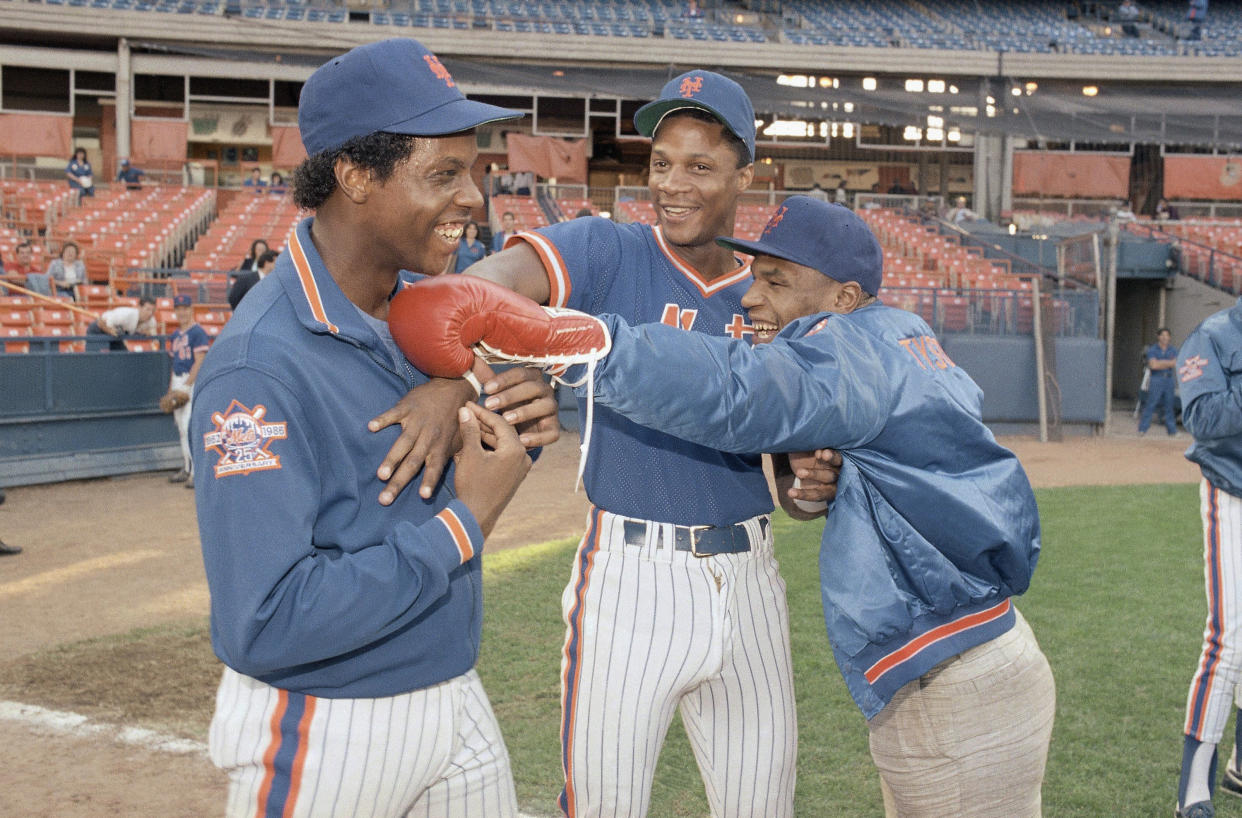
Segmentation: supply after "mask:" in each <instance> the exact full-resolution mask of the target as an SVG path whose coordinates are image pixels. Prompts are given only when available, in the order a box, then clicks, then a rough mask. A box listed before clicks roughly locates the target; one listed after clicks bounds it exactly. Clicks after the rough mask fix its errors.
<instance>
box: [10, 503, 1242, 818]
mask: <svg viewBox="0 0 1242 818" xmlns="http://www.w3.org/2000/svg"><path fill="white" fill-rule="evenodd" d="M1197 492H1198V489H1197V486H1194V485H1169V486H1134V487H1105V488H1068V489H1052V490H1044V491H1040V492H1038V497H1039V505H1040V512H1041V518H1042V520H1043V527H1044V528H1043V530H1044V539H1043V554H1042V557H1041V559H1040V564H1039V570H1038V571H1037V572H1036V574H1035V580H1034V583H1033V586H1032V588H1031V590H1030V592H1029V593H1027V594H1026V595H1025V597H1023V598H1021V599H1020V600H1019V601H1018V606H1019V607H1020V608H1021V610H1022V612H1023V613H1024V614H1025V616H1026V618H1027V619H1028V620H1029V621H1030V623H1031V626H1032V627H1033V628H1034V629H1035V633H1036V636H1037V637H1038V638H1039V641H1040V644H1041V645H1042V646H1043V649H1044V652H1045V653H1046V654H1047V655H1048V659H1049V661H1050V662H1051V664H1052V670H1053V673H1054V674H1055V676H1056V681H1057V716H1056V725H1055V728H1054V731H1053V737H1052V749H1051V754H1050V757H1049V760H1048V773H1047V780H1046V783H1045V786H1044V815H1045V816H1050V818H1070V816H1076V817H1080V818H1101V816H1122V817H1123V818H1138V817H1142V818H1146V816H1159V817H1160V818H1168V816H1170V815H1171V814H1172V808H1173V799H1174V796H1175V788H1176V785H1177V775H1178V765H1179V762H1180V759H1181V726H1182V717H1183V708H1184V707H1185V699H1186V690H1187V686H1188V685H1189V682H1190V677H1191V674H1192V673H1193V671H1194V664H1195V661H1196V659H1197V657H1198V654H1199V641H1200V639H1201V634H1202V631H1203V621H1204V615H1205V613H1206V603H1205V601H1204V595H1203V579H1202V576H1203V566H1202V535H1201V532H1200V525H1199V516H1198V505H1199V503H1198V493H1197ZM820 528H821V526H820V525H819V524H815V523H796V522H793V521H791V520H789V519H787V518H785V517H783V516H780V517H778V519H777V522H776V536H777V553H778V556H779V558H780V561H781V566H782V573H783V574H784V576H785V579H786V582H787V583H788V586H789V605H790V610H791V613H792V625H791V629H792V639H793V657H794V672H795V683H796V689H797V695H798V717H799V718H798V721H799V758H798V790H797V814H798V815H799V816H803V817H805V818H835V816H850V818H855V817H856V816H857V817H859V818H880V816H882V815H883V808H882V806H881V803H880V794H879V784H878V781H877V777H876V773H875V771H874V768H873V767H872V764H871V758H870V755H869V754H868V751H867V728H866V724H865V722H864V720H863V718H862V715H861V714H860V713H859V712H858V710H857V709H856V708H855V707H854V704H853V702H852V701H851V700H850V699H849V697H848V695H847V693H846V690H845V685H844V683H843V682H842V681H841V678H840V675H839V674H838V672H837V669H836V666H835V665H834V663H833V661H832V657H831V653H830V651H829V648H828V642H827V638H826V637H825V634H824V628H823V624H822V621H821V610H820V601H819V589H818V579H817V576H816V568H815V566H816V562H817V560H816V556H817V552H818V547H819V533H820ZM573 549H574V543H572V542H559V543H549V544H544V545H538V546H533V547H531V548H525V549H519V550H515V551H506V552H498V553H495V554H490V555H488V556H487V558H486V559H485V565H486V569H485V583H486V586H487V601H486V616H485V620H484V621H485V629H484V641H483V652H482V656H481V659H480V663H479V671H480V673H481V674H482V676H483V679H484V683H485V684H486V687H487V690H488V693H489V695H490V696H491V699H492V703H493V705H494V707H495V709H496V712H497V715H498V716H499V718H500V721H501V726H502V728H503V730H504V734H505V739H506V741H507V742H508V746H509V751H510V755H511V756H512V758H513V765H514V774H515V776H516V779H517V789H518V797H519V800H520V802H521V805H522V808H523V809H524V810H525V811H527V812H529V813H534V814H538V815H554V814H556V807H555V799H556V796H557V795H558V794H559V792H560V778H559V775H560V746H559V740H558V734H557V730H558V720H559V717H560V705H559V688H558V674H559V656H560V649H561V639H562V636H563V626H562V624H561V619H560V596H561V591H562V589H563V586H564V584H565V582H566V580H567V579H568V577H569V570H570V563H571V555H572V553H573ZM136 667H137V668H141V669H142V672H141V673H138V674H135V673H134V672H133V669H134V668H136ZM218 679H219V664H218V663H217V662H216V660H215V658H214V656H212V654H211V649H210V644H209V641H208V636H207V628H206V623H205V621H202V620H199V621H195V622H190V623H184V624H177V625H165V626H160V627H157V628H151V629H141V630H136V631H132V632H130V633H127V634H118V635H116V636H113V637H107V638H103V639H94V640H87V641H82V642H76V643H73V644H70V645H62V646H57V647H55V648H51V649H49V650H47V651H44V652H41V653H38V654H35V655H32V656H27V657H23V658H21V659H20V660H18V661H16V662H13V663H9V665H8V666H7V667H0V698H6V699H15V700H18V701H23V702H27V703H30V704H39V705H43V706H46V707H53V708H57V709H65V710H73V711H77V712H81V713H85V714H87V715H90V716H92V717H95V718H101V719H104V720H107V721H112V722H116V723H123V724H130V725H134V726H144V727H155V728H157V729H163V730H172V731H174V732H177V733H179V734H182V735H189V736H193V737H196V738H198V739H200V740H203V739H205V738H206V730H207V723H208V721H209V719H210V717H211V708H212V704H213V697H214V692H215V686H216V683H217V681H218ZM1013 718H1014V720H1015V721H1016V720H1018V719H1021V718H1022V714H1021V713H1014V714H1013ZM1232 744H1233V741H1232V729H1231V730H1230V731H1228V732H1227V734H1226V738H1225V740H1224V743H1223V745H1222V750H1223V752H1222V756H1223V755H1227V754H1228V752H1229V750H1230V748H1231V747H1232ZM2 800H3V799H0V801H2ZM1217 809H1218V812H1217V814H1218V815H1220V816H1227V817H1228V818H1242V801H1238V800H1236V799H1233V798H1232V797H1231V796H1224V795H1222V796H1220V797H1218V799H1217ZM2 811H3V810H2V809H0V812H2ZM706 814H707V804H706V800H705V799H704V797H703V786H702V783H701V782H700V781H699V778H698V771H697V768H696V767H695V764H694V760H693V756H692V754H691V752H690V748H689V744H688V743H687V741H686V738H685V733H684V731H683V730H682V729H681V727H680V726H679V725H674V727H673V729H672V731H670V734H669V740H668V742H667V743H666V744H665V746H664V751H663V753H662V755H661V757H660V763H659V768H658V770H657V773H656V783H655V788H654V794H653V803H652V808H651V815H652V816H653V818H664V817H665V816H694V817H695V818H702V817H703V816H705V815H706Z"/></svg>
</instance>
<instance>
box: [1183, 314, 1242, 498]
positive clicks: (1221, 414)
mask: <svg viewBox="0 0 1242 818" xmlns="http://www.w3.org/2000/svg"><path fill="white" fill-rule="evenodd" d="M1177 375H1178V380H1179V381H1180V382H1181V390H1182V407H1183V409H1182V423H1184V424H1185V425H1186V428H1187V429H1189V430H1190V433H1191V434H1193V435H1194V436H1195V442H1194V443H1193V444H1192V445H1191V447H1190V448H1189V449H1187V450H1186V458H1187V459H1188V460H1190V461H1192V462H1194V463H1198V464H1199V470H1200V471H1202V472H1203V476H1204V477H1205V478H1207V481H1208V482H1209V483H1211V484H1212V485H1213V486H1216V487H1217V488H1218V489H1220V490H1221V491H1224V492H1227V493H1229V494H1232V495H1233V496H1234V497H1242V298H1239V299H1238V301H1237V303H1235V304H1234V305H1233V306H1232V307H1230V308H1229V309H1226V310H1221V311H1220V312H1218V313H1216V314H1215V315H1212V316H1209V317H1208V318H1207V320H1205V321H1204V322H1203V323H1202V324H1200V325H1199V326H1198V327H1196V328H1195V330H1194V332H1192V333H1190V336H1189V337H1187V338H1186V342H1185V343H1183V344H1182V351H1181V354H1180V355H1179V356H1178V358H1177Z"/></svg>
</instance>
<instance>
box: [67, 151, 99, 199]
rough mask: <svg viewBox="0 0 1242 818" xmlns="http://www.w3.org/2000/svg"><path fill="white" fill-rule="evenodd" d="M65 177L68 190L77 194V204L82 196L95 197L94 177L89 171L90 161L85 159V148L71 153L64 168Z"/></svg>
mask: <svg viewBox="0 0 1242 818" xmlns="http://www.w3.org/2000/svg"><path fill="white" fill-rule="evenodd" d="M65 177H66V178H67V179H68V180H69V187H70V189H72V190H76V191H77V192H78V201H79V202H81V201H82V197H83V196H94V195H95V177H94V174H93V172H92V171H91V163H90V160H89V159H87V158H86V148H78V149H77V150H75V151H74V152H73V158H71V159H70V160H69V164H68V165H67V166H66V167H65Z"/></svg>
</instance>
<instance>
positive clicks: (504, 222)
mask: <svg viewBox="0 0 1242 818" xmlns="http://www.w3.org/2000/svg"><path fill="white" fill-rule="evenodd" d="M516 224H517V216H515V215H513V213H512V212H511V211H508V210H506V211H505V212H504V214H503V215H501V217H500V230H498V231H496V235H494V236H492V252H493V253H499V252H500V251H501V250H503V249H505V241H506V240H507V239H508V238H509V237H510V236H512V235H513V234H514V233H516V232H517V227H516V226H515V225H516Z"/></svg>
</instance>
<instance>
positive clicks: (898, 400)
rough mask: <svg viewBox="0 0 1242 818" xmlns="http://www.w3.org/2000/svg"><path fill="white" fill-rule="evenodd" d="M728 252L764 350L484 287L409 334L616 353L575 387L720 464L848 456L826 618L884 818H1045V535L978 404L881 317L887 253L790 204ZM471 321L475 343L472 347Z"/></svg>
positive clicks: (824, 578) (520, 351)
mask: <svg viewBox="0 0 1242 818" xmlns="http://www.w3.org/2000/svg"><path fill="white" fill-rule="evenodd" d="M717 241H718V242H719V243H720V244H722V245H724V246H726V247H730V248H733V249H735V250H739V251H742V252H745V253H749V254H752V255H754V256H755V257H756V258H755V260H754V262H753V263H752V272H753V275H754V284H753V285H752V286H751V287H750V289H749V290H748V291H747V293H746V295H745V296H744V297H743V299H742V304H743V306H745V307H746V308H747V310H748V311H749V315H750V320H751V323H752V324H753V326H754V330H755V340H756V345H755V346H753V347H752V346H750V345H748V344H746V343H744V342H739V341H734V340H732V339H728V338H714V337H708V336H699V335H697V334H694V333H684V332H678V331H677V330H676V329H674V328H672V327H667V326H663V325H658V324H643V325H639V326H629V325H627V324H626V323H625V322H624V321H623V320H622V319H620V318H619V317H617V316H612V315H609V316H601V322H602V329H601V331H600V332H598V333H596V334H594V335H592V333H591V332H590V331H589V323H588V322H589V321H590V320H591V319H589V318H588V317H586V316H583V315H581V314H574V315H565V314H560V315H558V314H555V313H554V314H551V315H543V314H541V313H539V312H538V311H536V310H535V309H533V303H531V302H526V303H521V302H520V299H519V297H518V296H515V295H513V294H512V293H510V292H508V291H505V290H499V289H496V290H493V289H484V286H485V283H471V282H460V283H457V282H454V283H451V284H450V283H447V282H445V283H443V285H442V282H439V281H434V282H427V283H426V284H425V285H424V284H419V285H416V286H415V289H416V290H418V291H419V301H418V302H417V303H422V302H423V301H424V300H426V302H427V303H428V304H431V303H432V302H433V301H435V302H436V303H435V305H434V307H430V308H429V309H430V310H431V314H428V315H411V316H409V317H410V319H412V320H417V321H419V322H424V321H437V320H438V321H440V322H441V323H442V324H444V326H443V327H442V329H433V328H431V327H428V329H427V335H428V336H429V337H433V338H436V337H445V336H447V337H453V338H455V339H457V341H458V349H460V348H461V346H462V345H465V346H470V345H471V344H473V343H474V341H475V340H480V341H482V342H485V343H486V344H487V347H488V351H489V353H491V354H495V355H497V357H499V358H505V357H510V358H512V359H515V360H527V361H529V360H536V361H540V362H548V361H552V360H553V359H557V360H559V361H560V362H562V363H566V362H573V361H575V360H577V361H580V360H582V359H583V358H584V357H592V356H591V355H587V354H586V352H587V351H588V350H603V349H606V348H607V342H606V340H601V339H604V338H605V337H606V336H607V335H610V336H611V351H610V352H608V353H607V355H606V357H602V358H601V359H600V360H598V361H596V362H595V364H594V371H593V372H591V373H589V372H588V371H587V368H586V367H584V366H583V365H581V364H580V363H578V364H575V365H574V366H572V367H570V368H569V370H568V371H566V372H564V373H563V375H562V377H563V379H564V380H566V381H567V382H573V383H582V384H583V385H582V386H579V387H578V389H579V391H586V390H590V389H591V387H592V381H593V394H594V396H595V400H596V401H598V402H599V403H601V404H603V405H605V406H608V407H609V408H611V409H613V410H614V411H617V412H619V413H621V414H622V415H624V416H626V417H628V418H629V419H631V420H632V421H634V422H636V423H640V424H642V425H644V426H648V427H651V428H654V429H658V430H660V431H663V432H667V433H670V434H673V435H676V436H678V437H682V438H684V439H686V440H690V441H693V442H699V443H703V444H709V445H711V446H714V447H716V448H718V449H721V450H723V451H732V452H755V451H768V452H797V451H806V450H813V449H822V448H832V449H837V450H839V451H840V453H841V457H842V459H843V464H842V466H841V473H840V478H839V481H838V489H837V495H836V499H835V501H834V502H833V505H832V508H831V512H830V513H829V514H828V520H827V523H826V525H825V527H824V534H823V542H822V546H821V551H820V566H819V567H820V582H821V589H822V595H823V605H824V614H825V617H826V619H827V626H828V637H829V640H830V642H831V643H832V649H833V653H834V655H835V657H836V660H837V664H838V666H839V667H840V669H841V673H842V675H843V676H844V677H845V681H846V684H847V686H848V688H849V691H850V694H851V695H852V696H853V698H854V701H855V702H856V703H857V705H858V707H859V708H860V709H861V710H862V712H863V715H865V716H866V717H867V719H868V726H869V728H870V733H871V752H872V757H873V759H874V760H875V763H876V765H877V767H878V768H879V770H880V775H881V781H882V784H883V790H884V796H885V807H886V812H887V813H888V815H889V816H901V818H911V816H919V817H923V816H926V818H943V816H948V815H952V816H959V817H960V816H978V817H979V818H984V817H985V816H986V817H987V818H994V816H1000V815H1004V816H1007V817H1008V818H1019V817H1029V816H1038V815H1039V814H1040V812H1041V797H1040V789H1041V785H1042V781H1043V773H1044V765H1045V762H1046V759H1047V753H1048V744H1049V739H1050V736H1051V732H1052V720H1053V712H1054V710H1055V685H1054V682H1053V677H1052V673H1051V670H1050V669H1049V667H1048V662H1047V660H1046V659H1045V658H1044V655H1043V653H1042V652H1041V651H1040V649H1039V645H1038V643H1037V642H1036V640H1035V637H1034V635H1033V634H1032V632H1031V629H1030V628H1029V626H1028V625H1027V624H1026V621H1025V620H1024V619H1023V617H1022V616H1021V614H1019V613H1018V611H1017V609H1016V608H1015V607H1014V604H1013V600H1012V597H1014V596H1016V595H1018V594H1021V593H1022V592H1024V591H1025V590H1026V589H1027V587H1028V585H1029V583H1030V580H1031V576H1032V574H1033V572H1034V570H1035V563H1036V561H1037V558H1038V555H1039V516H1038V511H1037V509H1036V506H1035V496H1034V493H1033V492H1032V490H1031V486H1030V483H1029V482H1028V481H1027V478H1026V474H1025V473H1024V472H1023V470H1022V467H1021V465H1020V464H1019V463H1018V460H1017V458H1016V457H1015V456H1014V455H1013V453H1012V452H1010V451H1008V450H1007V449H1005V448H1003V447H1002V446H1000V445H999V444H998V443H997V442H996V440H995V438H994V437H993V436H992V433H991V432H990V431H989V430H988V428H987V427H986V426H985V425H984V424H983V421H982V416H981V411H980V407H981V404H982V392H981V391H980V389H979V387H978V386H977V385H976V384H975V383H974V382H973V381H972V380H971V379H970V377H969V376H968V375H967V374H966V373H965V372H964V371H962V370H961V369H960V368H959V367H958V366H957V365H955V364H954V363H953V361H952V360H951V359H950V358H949V356H948V355H946V354H945V352H944V350H943V349H942V348H941V347H940V344H939V343H938V342H937V341H936V338H935V336H934V335H933V334H932V331H931V329H930V328H929V327H928V326H927V324H926V323H924V322H923V320H922V319H921V318H919V317H918V316H917V315H914V314H913V313H909V312H906V311H904V310H898V309H894V308H891V307H887V306H884V305H883V304H882V303H880V302H879V301H878V300H877V298H876V293H877V291H878V290H879V287H880V282H881V261H882V253H881V250H880V246H879V244H878V242H877V241H876V240H875V237H874V236H873V235H872V233H871V231H870V230H869V229H868V228H867V226H866V224H865V223H863V221H862V220H861V219H859V218H858V217H857V216H856V215H855V214H853V213H852V212H850V211H849V210H848V209H846V208H844V207H842V206H840V205H836V204H828V203H826V202H821V201H818V200H816V199H812V198H809V197H806V196H795V197H793V198H791V199H788V200H786V202H785V203H784V204H783V205H782V206H781V207H780V208H779V209H778V210H777V212H776V213H775V214H774V215H773V217H772V219H771V221H769V223H768V225H767V228H766V229H765V230H764V233H763V235H762V236H761V237H760V239H759V240H758V241H753V242H751V241H738V240H735V239H731V238H720V239H718V240H717ZM424 287H426V289H420V288H424ZM467 288H470V290H471V291H470V292H467V291H466V289H467ZM440 293H442V294H443V295H442V296H441V297H439V298H437V297H436V295H437V294H440ZM411 295H413V293H411ZM453 301H460V302H464V305H458V304H454V305H453V306H462V309H461V313H460V314H461V315H462V316H464V318H463V319H461V320H459V319H457V318H453V317H452V310H451V309H448V308H447V305H448V304H449V303H450V302H453ZM437 316H438V317H437ZM476 316H480V317H482V319H483V320H480V321H478V322H476V323H474V326H475V327H484V328H485V330H484V332H483V333H482V336H481V338H477V339H476V338H473V337H468V335H469V334H468V333H465V332H462V331H461V330H462V327H464V326H465V325H466V323H467V322H471V321H472V319H474V318H475V317H476ZM420 325H421V324H420ZM584 327H586V329H584ZM604 329H606V332H604V331H602V330H604ZM578 338H583V339H584V340H583V341H582V342H581V343H580V344H579V346H581V349H578V348H576V347H575V346H574V345H575V344H577V343H578V341H577V340H576V339H578ZM567 339H569V340H567ZM412 354H417V353H412ZM432 354H433V355H438V354H440V353H439V351H438V350H436V351H433V353H432ZM433 368H434V367H433ZM454 368H456V369H457V370H458V371H460V369H461V364H460V361H457V362H456V363H454V364H452V365H451V366H448V367H447V368H446V372H451V371H452V369H454ZM589 376H593V377H589ZM784 501H785V498H782V502H784Z"/></svg>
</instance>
